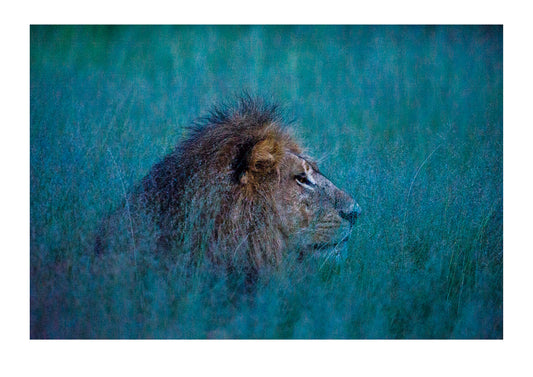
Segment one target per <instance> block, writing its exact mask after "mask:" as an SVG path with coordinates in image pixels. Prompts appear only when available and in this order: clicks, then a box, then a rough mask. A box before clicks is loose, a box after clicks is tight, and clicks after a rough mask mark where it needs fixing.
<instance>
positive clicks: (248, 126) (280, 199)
mask: <svg viewBox="0 0 533 377" xmlns="http://www.w3.org/2000/svg"><path fill="white" fill-rule="evenodd" d="M125 208H126V212H127V213H125V214H124V212H122V215H120V216H123V217H124V218H126V219H125V220H124V221H126V223H128V222H129V225H130V226H129V227H128V228H129V229H130V230H131V236H132V238H134V237H135V231H134V228H135V227H134V224H133V223H135V222H136V221H137V220H136V219H135V217H134V216H132V213H135V212H137V211H138V210H139V209H141V208H142V209H143V210H145V213H148V214H149V217H150V218H152V219H153V220H154V223H155V224H156V225H157V234H158V236H157V249H158V250H166V251H167V252H170V253H178V252H180V250H181V251H185V252H190V254H191V255H196V256H199V257H201V258H203V257H206V259H207V260H209V261H211V262H213V263H215V264H216V265H222V266H225V267H229V268H231V269H235V268H237V269H241V270H242V269H244V270H247V271H257V270H259V269H261V268H262V267H263V266H265V265H268V266H276V265H278V264H279V262H280V261H281V260H282V258H283V255H284V252H286V251H288V250H290V249H297V250H299V251H300V253H306V252H316V251H318V252H321V251H324V250H328V249H329V250H330V249H332V248H335V247H336V246H337V245H339V244H341V243H343V242H344V241H346V240H347V239H348V237H349V234H350V229H351V226H352V225H353V224H354V222H355V220H356V218H357V217H358V215H359V214H360V208H359V206H358V205H357V204H356V203H355V202H354V200H353V199H352V198H351V197H350V196H349V195H348V194H346V193H345V192H344V191H342V190H340V189H338V188H337V187H335V185H333V183H331V182H330V181H329V180H328V179H327V178H326V177H325V176H324V175H323V174H322V173H320V171H319V169H318V167H317V165H316V164H315V163H314V162H313V161H312V160H311V159H310V158H309V157H307V156H305V155H304V154H303V152H302V150H301V149H300V147H299V146H298V145H297V144H296V143H295V142H294V141H293V140H292V138H291V137H290V136H289V135H288V134H287V133H286V132H285V130H284V126H283V124H282V121H281V117H280V115H279V112H278V110H277V106H275V105H269V104H266V103H264V102H263V101H260V100H257V99H252V98H250V97H248V96H246V97H244V98H241V99H239V101H238V103H237V104H236V105H235V106H224V107H222V108H215V110H213V111H212V112H211V113H210V115H209V116H207V117H205V118H203V119H201V120H200V121H198V122H197V123H195V125H194V126H193V128H192V129H191V133H190V135H189V137H188V138H187V139H185V140H184V141H183V142H182V143H181V144H180V145H178V147H177V148H176V149H175V150H174V151H173V152H172V153H170V154H169V155H167V156H166V157H165V158H163V160H162V161H160V162H159V163H157V164H156V165H155V166H153V168H152V169H151V170H150V172H149V173H148V175H147V176H146V177H145V178H144V179H143V180H142V181H141V183H140V184H139V185H138V186H137V187H136V189H135V190H134V192H133V194H131V195H130V197H129V198H128V201H127V203H126V207H125ZM127 218H129V219H127ZM104 226H106V225H104ZM108 231H109V230H108ZM102 245H103V243H102V240H101V239H100V240H99V241H98V243H97V250H98V249H101V248H102V247H103V246H102Z"/></svg>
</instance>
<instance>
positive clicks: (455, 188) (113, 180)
mask: <svg viewBox="0 0 533 377" xmlns="http://www.w3.org/2000/svg"><path fill="white" fill-rule="evenodd" d="M502 33H503V29H502V27H500V26H440V27H424V26H375V27H374V26H300V27H297V26H268V27H261V26H242V27H234V26H177V27H170V26H165V27H149V26H132V27H129V26H115V27H107V26H106V27H103V26H90V27H81V26H31V29H30V38H31V40H30V45H31V46H30V59H31V72H30V75H31V82H30V84H31V89H30V119H31V124H30V164H31V166H30V206H31V214H30V248H31V249H30V335H31V337H32V338H201V339H203V338H260V339H263V338H302V339H307V338H313V339H316V338H334V339H336V338H363V339H375V338H378V339H397V338H402V339H405V338H407V339H411V338H423V339H426V338H437V339H441V338H445V339H447V338H459V339H463V338H469V339H472V338H473V339H477V338H492V339H500V338H502V337H503V291H502V285H503V277H502V271H503V246H502V238H503V231H502V227H503V171H502V170H503V163H502V158H503V151H502V149H503V148H502V139H503V100H502V98H503V73H502V72H503V71H502V70H503V51H502ZM242 90H248V91H249V92H251V93H254V94H260V95H264V96H266V97H267V98H274V99H276V100H278V101H280V102H281V103H282V104H283V105H284V107H285V110H286V113H287V114H288V118H294V119H296V122H295V123H294V129H295V133H296V135H297V137H298V139H299V140H300V141H301V144H303V145H304V146H306V148H307V150H308V152H309V154H311V155H312V156H314V157H315V158H316V159H317V160H318V161H319V166H320V167H321V170H323V171H324V173H325V174H326V175H327V176H328V177H329V178H330V179H331V180H332V181H333V182H335V183H336V184H337V185H338V186H339V187H341V188H343V189H345V190H346V191H347V192H349V193H350V194H351V195H352V196H353V197H354V198H356V200H357V201H358V202H359V204H360V205H361V207H362V209H363V215H362V216H361V218H360V219H359V220H358V222H357V224H356V227H355V229H354V231H353V233H352V237H351V239H350V241H349V243H348V246H347V250H346V255H345V259H344V260H343V261H341V262H337V263H332V262H331V261H321V260H316V259H311V258H309V259H304V260H303V261H297V260H295V258H292V257H291V255H290V254H288V257H287V261H285V263H283V264H282V265H281V266H280V268H278V269H277V270H275V271H269V272H268V274H262V275H261V276H260V277H259V281H258V283H257V286H256V288H255V289H254V290H253V291H251V292H246V293H243V292H240V291H239V290H238V289H236V288H235V284H234V283H235V282H232V281H231V278H228V277H224V276H218V275H217V276H216V277H213V276H214V275H213V274H209V271H205V269H201V268H196V267H194V266H192V267H191V266H188V267H187V266H183V265H180V264H179V263H175V264H172V265H170V266H169V265H168V264H167V263H165V262H164V261H163V260H161V258H158V257H157V256H155V255H154V254H153V253H151V252H150V247H148V245H145V244H143V243H142V242H138V243H137V244H136V246H135V257H134V258H132V255H131V253H130V251H129V249H128V250H117V253H116V254H113V255H107V256H105V257H97V256H95V255H94V253H93V247H94V237H95V234H96V232H97V229H98V226H99V224H100V222H101V220H102V219H103V218H104V217H105V216H106V215H107V214H108V213H110V211H112V210H113V208H116V207H117V206H119V205H120V203H121V202H122V201H123V200H124V197H125V193H126V192H127V191H128V190H130V189H131V188H132V187H133V185H134V184H135V183H136V182H137V181H138V180H139V179H141V178H142V177H143V176H144V175H145V174H146V173H147V172H148V170H149V169H150V167H151V166H152V165H153V164H154V163H156V162H157V161H158V160H160V159H161V158H162V157H163V156H164V155H165V154H166V153H168V152H170V151H171V150H172V149H173V147H174V146H175V145H176V144H177V143H178V142H179V141H180V140H181V139H182V138H183V137H184V135H185V133H186V126H187V125H189V124H190V123H191V122H192V121H194V119H195V118H197V117H198V116H201V115H204V114H205V113H206V111H207V110H209V109H210V107H211V106H212V105H213V104H214V103H217V102H223V101H227V100H228V99H231V98H232V96H234V95H235V93H240V92H241V91H242ZM123 237H124V239H125V240H128V239H130V238H131V234H128V232H125V234H124V235H123ZM191 269H193V270H192V271H191Z"/></svg>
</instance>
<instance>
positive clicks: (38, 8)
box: [0, 0, 533, 376]
mask: <svg viewBox="0 0 533 377" xmlns="http://www.w3.org/2000/svg"><path fill="white" fill-rule="evenodd" d="M517 3H519V2H513V1H507V2H500V1H472V2H467V1H464V0H462V1H455V0H454V1H446V2H431V1H392V0H391V1H372V2H368V1H367V2H350V1H328V2H313V1H309V2H303V1H299V2H289V1H279V0H276V1H270V2H268V3H267V2H260V3H252V2H250V1H223V2H222V1H195V2H194V3H193V2H191V1H188V2H178V1H150V2H146V1H142V2H141V1H129V2H113V1H109V0H107V1H101V0H97V1H92V2H82V3H80V2H72V1H19V2H8V3H6V4H3V5H2V12H1V13H2V16H1V17H2V22H1V26H0V27H1V33H0V35H1V40H2V44H1V45H2V47H3V48H2V50H3V52H4V53H3V57H2V59H1V61H2V63H1V64H2V69H1V70H0V72H1V73H0V74H1V75H2V76H1V79H2V81H1V82H2V83H3V84H2V104H4V106H2V118H3V119H2V137H1V141H0V143H1V144H0V148H1V153H2V159H1V160H2V184H1V185H0V186H2V192H1V195H0V198H2V199H1V200H2V202H1V204H2V227H1V229H2V238H3V242H2V246H3V247H2V260H1V263H0V268H1V270H0V274H1V275H0V278H1V279H2V280H1V287H2V288H1V289H2V292H1V293H2V296H1V297H2V310H1V312H2V316H1V321H0V323H1V325H0V326H1V330H0V333H1V342H2V366H1V367H0V370H1V373H2V374H3V375H11V374H17V375H19V374H20V375H25V374H26V373H35V374H37V373H38V374H39V375H59V376H61V375H69V376H70V375H89V374H90V375H94V374H95V373H98V375H100V374H103V375H126V374H127V375H130V374H133V375H138V374H139V375H140V374H155V375H159V374H162V373H165V372H170V373H179V374H183V375H188V374H194V375H197V374H203V373H204V372H209V373H216V374H223V375H224V374H231V375H235V374H237V375H238V374H247V375H266V374H268V375H273V374H274V375H278V374H281V375H287V374H294V375H307V374H313V375H318V374H320V375H324V374H327V375H335V374H338V373H341V374H348V373H349V374H353V373H358V374H361V375H382V374H384V375H385V374H392V375H398V374H400V375H404V374H405V375H423V376H427V375H437V376H439V375H446V376H450V375H486V374H489V375H492V374H493V373H494V374H498V375H503V374H505V372H512V371H511V370H509V369H511V368H512V369H513V370H515V369H516V370H519V371H520V372H521V373H522V374H524V375H526V374H528V372H529V373H531V371H532V367H531V363H530V362H529V357H530V349H531V347H530V346H529V342H528V341H530V339H531V336H532V335H533V332H532V325H531V323H532V320H531V318H533V313H532V310H531V304H530V302H531V292H530V291H531V287H532V284H531V272H530V270H531V266H532V263H531V254H532V252H533V248H532V247H531V238H530V236H529V232H530V231H531V227H532V221H531V220H530V219H531V213H532V212H531V210H532V199H531V198H532V193H533V190H532V185H531V161H532V158H531V149H532V148H531V147H530V144H531V140H532V139H531V127H532V122H531V110H530V107H531V94H530V92H531V88H532V87H533V86H532V84H533V83H532V80H531V63H532V59H531V58H532V56H531V48H530V44H531V40H532V39H531V27H530V22H531V21H530V17H531V12H530V11H528V9H527V8H526V7H525V6H522V5H520V4H526V2H523V3H520V4H519V5H515V4H517ZM37 23H69V24H73V23H74V24H76V23H97V24H99V23H157V24H160V23H195V24H198V23H199V24H211V23H268V24H278V23H290V24H294V23H307V24H309V23H310V24H313V23H321V24H323V23H336V24H339V23H350V24H373V23H379V24H389V23H391V24H399V23H401V24H403V23H409V24H411V23H420V24H432V23H440V24H442V23H445V24H450V23H451V24H461V23H468V24H503V25H504V59H505V60H504V72H505V73H504V78H505V82H504V85H505V89H504V125H505V126H504V130H505V131H504V152H505V154H504V194H505V196H504V209H505V212H504V219H505V220H504V221H505V222H504V230H505V233H504V242H505V244H504V245H505V246H504V263H505V265H504V266H505V269H504V277H505V280H504V281H505V284H504V305H505V312H504V340H503V341H499V340H492V341H368V340H366V341H311V342H305V341H255V342H254V341H30V340H29V297H28V295H29V294H28V292H29V235H28V228H29V227H28V224H29V200H28V198H29V111H28V109H29V24H37ZM525 342H528V343H525ZM10 372H11V373H10ZM13 372H15V373H13ZM8 373H9V374H8Z"/></svg>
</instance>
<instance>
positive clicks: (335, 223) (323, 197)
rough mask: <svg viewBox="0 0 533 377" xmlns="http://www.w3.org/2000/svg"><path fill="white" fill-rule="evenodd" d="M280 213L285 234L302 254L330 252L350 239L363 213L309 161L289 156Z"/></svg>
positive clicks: (285, 160) (285, 162)
mask: <svg viewBox="0 0 533 377" xmlns="http://www.w3.org/2000/svg"><path fill="white" fill-rule="evenodd" d="M280 186H281V187H282V190H280V191H279V193H278V194H279V195H278V198H277V203H278V213H280V214H281V216H282V217H283V219H281V220H282V221H280V224H282V227H283V229H282V232H283V233H284V234H287V235H288V238H289V241H290V243H292V244H297V245H298V247H299V248H300V249H301V250H303V251H312V250H319V251H324V250H330V249H332V248H336V247H338V246H339V245H341V244H342V243H344V242H345V241H347V240H348V238H349V236H350V231H351V228H352V225H353V224H354V222H355V220H356V219H357V217H358V216H359V214H360V213H361V209H360V207H359V206H358V205H357V203H356V202H355V201H354V200H353V199H352V198H351V197H350V196H349V195H348V194H347V193H346V192H344V191H342V190H340V189H339V188H337V187H336V186H335V185H334V184H333V183H332V182H331V181H330V180H329V179H327V178H326V177H325V176H324V175H323V174H322V173H321V172H320V171H319V169H318V167H317V165H316V163H314V162H313V161H311V160H310V159H309V158H308V157H303V156H300V155H298V154H296V153H292V152H289V151H288V152H286V153H285V156H284V158H283V160H282V162H281V169H280Z"/></svg>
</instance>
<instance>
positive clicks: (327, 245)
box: [311, 232, 351, 251]
mask: <svg viewBox="0 0 533 377" xmlns="http://www.w3.org/2000/svg"><path fill="white" fill-rule="evenodd" d="M350 234H351V232H348V233H346V234H345V235H344V236H343V237H342V238H341V239H340V240H336V241H331V242H324V243H315V244H313V245H311V248H312V249H313V250H316V251H323V250H324V251H331V250H336V249H338V248H340V247H344V246H345V245H346V243H347V242H348V240H349V239H350Z"/></svg>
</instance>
